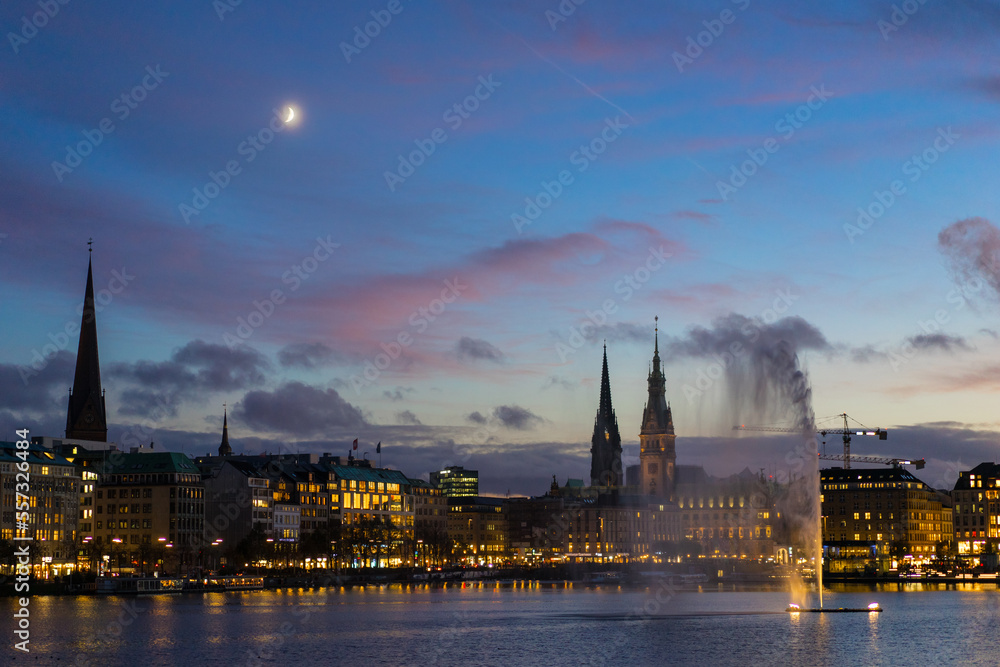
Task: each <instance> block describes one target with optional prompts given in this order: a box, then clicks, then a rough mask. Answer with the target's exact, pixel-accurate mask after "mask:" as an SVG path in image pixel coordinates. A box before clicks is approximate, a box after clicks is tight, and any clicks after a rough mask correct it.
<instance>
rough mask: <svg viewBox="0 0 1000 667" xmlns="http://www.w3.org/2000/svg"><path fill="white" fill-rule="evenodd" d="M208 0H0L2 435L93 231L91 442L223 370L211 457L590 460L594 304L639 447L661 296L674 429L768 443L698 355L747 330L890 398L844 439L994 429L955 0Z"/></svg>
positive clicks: (528, 476) (973, 442) (986, 231)
mask: <svg viewBox="0 0 1000 667" xmlns="http://www.w3.org/2000/svg"><path fill="white" fill-rule="evenodd" d="M564 4H566V3H564ZM216 5H219V3H216ZM223 5H224V6H226V7H228V8H229V10H231V11H226V10H220V9H219V8H218V6H213V5H212V4H211V3H193V4H191V5H187V6H183V7H182V8H179V9H177V10H176V11H173V10H172V11H171V12H169V13H167V12H163V10H160V9H157V8H151V7H142V8H138V7H132V6H131V5H127V6H126V5H124V4H120V3H109V4H107V5H105V6H102V7H98V8H88V9H87V10H86V11H84V10H83V9H82V8H80V7H76V6H75V5H66V6H62V5H60V7H59V10H58V13H57V14H56V15H54V16H52V17H51V18H50V20H49V21H47V24H46V25H45V26H43V27H40V28H37V29H36V30H35V31H34V33H32V34H31V36H30V37H28V36H25V35H24V34H22V33H23V32H24V31H27V32H29V33H30V32H31V31H30V30H29V29H28V28H23V26H22V22H21V18H22V15H23V12H25V11H27V10H25V9H23V8H11V7H5V8H3V9H2V10H0V16H2V17H3V20H2V23H3V25H4V26H6V27H7V28H8V30H9V31H12V32H11V34H21V39H20V40H18V39H14V40H11V38H10V37H9V36H8V40H7V41H8V43H9V45H10V49H11V51H12V52H13V53H11V52H8V53H7V58H9V60H8V65H9V67H8V68H7V69H8V71H7V73H6V74H5V76H4V79H5V80H4V83H3V85H4V88H5V89H6V90H8V91H9V96H8V97H7V99H6V100H5V102H4V103H3V112H2V113H0V123H2V125H3V129H4V133H5V136H8V137H10V142H9V146H10V149H11V150H10V151H9V152H8V153H7V154H6V155H4V156H3V157H2V158H0V170H2V172H3V178H4V181H5V183H7V184H8V187H5V188H3V191H2V192H0V204H2V205H0V234H2V236H0V253H2V256H3V259H4V261H3V262H0V282H2V285H3V289H4V291H5V293H6V294H7V295H8V296H7V297H6V298H5V300H4V301H5V314H6V315H7V318H6V319H8V321H10V322H15V323H16V326H10V327H4V329H3V331H2V332H0V341H2V345H0V349H2V356H0V373H2V377H3V378H4V382H3V383H2V384H3V386H4V389H3V391H4V397H3V400H2V401H0V424H3V426H4V428H6V429H7V430H8V431H13V429H15V428H22V427H25V426H27V427H30V428H32V429H33V432H32V434H33V435H48V436H55V437H59V436H61V435H62V433H63V431H64V424H65V418H66V403H65V400H66V393H65V390H66V389H67V388H68V387H69V386H70V385H71V384H72V378H73V364H74V363H75V347H76V344H77V336H76V335H74V334H71V333H70V329H68V328H67V325H73V326H78V325H79V313H78V311H77V306H78V305H79V304H80V303H81V302H82V299H81V289H80V288H81V287H82V286H83V278H84V275H85V274H84V268H83V267H84V261H85V254H86V245H85V244H86V242H87V240H88V239H90V238H91V237H92V238H93V239H94V252H93V257H94V281H95V289H96V290H97V291H98V295H99V303H100V300H101V299H105V300H106V301H107V302H106V303H101V309H100V312H99V313H98V318H97V322H98V335H99V338H100V342H101V356H102V357H103V361H105V364H104V368H102V381H103V383H104V387H105V388H106V389H107V395H108V400H107V409H108V425H109V434H108V437H109V439H110V440H118V439H119V438H120V437H121V434H122V433H125V432H127V431H129V429H131V428H133V427H134V425H135V424H148V425H150V426H151V427H152V429H153V434H152V436H151V437H150V439H151V440H154V441H156V443H157V446H158V447H161V446H162V447H165V448H167V449H170V450H173V451H182V450H183V451H185V452H187V453H188V454H189V455H192V456H195V455H202V454H205V453H207V452H209V451H214V450H215V449H216V448H217V447H218V440H219V437H220V436H221V430H222V405H223V403H228V405H229V413H228V418H229V426H230V438H231V441H232V443H233V445H234V450H235V451H236V452H237V453H239V452H240V451H241V450H243V451H245V452H246V453H257V452H261V451H264V450H268V451H271V452H276V451H279V448H282V447H283V448H284V451H296V450H299V451H303V452H306V451H309V452H316V453H320V452H324V451H333V453H334V454H339V455H346V449H347V448H348V447H349V446H350V443H351V441H352V440H353V439H354V438H360V439H361V440H362V442H370V446H369V453H370V455H371V456H373V457H374V447H375V443H376V442H379V441H381V442H382V446H383V448H384V451H383V457H384V463H385V464H386V465H389V466H392V467H397V468H399V469H401V470H403V471H405V472H406V473H407V474H409V475H422V476H426V473H427V472H429V471H431V470H436V469H440V468H441V467H443V466H444V465H448V464H456V465H465V466H466V467H469V468H474V469H478V470H481V471H483V476H482V485H483V490H484V492H488V493H503V492H504V491H506V490H510V491H511V492H513V493H524V494H539V493H542V492H544V490H545V489H546V488H548V480H550V479H551V475H552V474H558V475H559V476H560V478H564V477H566V476H570V477H577V478H580V479H588V478H589V475H588V470H589V465H590V454H589V450H590V442H589V440H590V438H591V435H592V434H593V431H594V425H593V421H592V420H593V418H594V414H595V411H596V410H597V408H598V403H599V385H600V376H601V354H602V348H601V344H602V342H603V341H604V340H607V343H608V364H609V372H610V382H611V390H612V392H613V395H614V397H615V411H616V413H617V417H618V422H619V424H620V428H621V434H622V445H623V449H624V457H625V459H626V463H628V462H634V461H635V460H637V458H638V434H639V429H640V425H641V421H642V411H643V408H644V402H645V392H646V382H645V375H644V374H645V373H647V372H648V367H649V363H650V359H651V356H652V350H653V328H654V320H653V318H654V316H659V326H660V351H661V356H662V359H663V365H664V370H665V374H666V396H667V398H668V400H670V402H671V407H672V409H673V414H674V422H675V425H676V433H677V437H678V440H677V463H678V464H679V465H682V464H695V465H697V464H701V465H705V467H706V469H707V470H708V471H709V472H710V473H712V474H716V475H720V476H724V475H727V474H730V473H736V472H739V471H740V470H741V469H743V468H744V467H746V466H749V467H750V468H751V469H753V470H757V469H758V468H768V467H770V466H782V465H784V461H785V455H786V454H787V452H788V451H789V450H790V449H791V445H790V444H789V443H791V442H793V441H792V440H789V439H781V438H767V439H762V440H760V441H759V442H757V441H754V440H752V439H750V438H748V437H746V436H744V437H740V438H735V437H733V434H732V433H731V431H730V429H731V427H732V426H733V425H734V424H735V423H739V422H740V421H745V422H747V423H753V421H754V420H755V417H754V414H753V413H752V411H751V412H749V413H748V411H747V410H746V409H741V408H745V407H746V406H745V405H742V404H741V402H740V401H733V400H731V399H732V396H730V395H729V393H728V390H727V388H726V384H725V382H723V381H721V379H720V378H721V377H722V375H723V374H721V373H720V374H717V373H716V369H715V367H714V366H713V364H715V363H717V362H716V361H715V360H714V359H713V355H715V354H722V355H723V358H722V361H723V362H724V361H725V358H724V354H725V350H726V349H728V345H729V344H731V342H732V341H733V340H734V339H735V340H736V341H741V340H742V341H743V342H746V343H747V344H753V342H751V341H750V339H751V338H753V335H752V333H753V332H754V331H757V332H759V334H760V335H761V336H764V337H765V338H767V337H770V336H772V335H773V336H778V337H784V338H787V339H788V340H790V341H792V342H793V343H794V344H795V345H796V349H797V350H798V352H799V354H800V361H802V363H803V365H804V367H805V368H806V369H807V370H808V372H809V375H810V380H811V386H812V390H813V402H814V404H815V406H816V413H817V416H818V417H825V416H828V415H834V414H838V413H841V412H844V411H846V412H847V413H849V414H851V415H852V416H853V417H855V418H857V419H859V420H860V421H862V422H863V423H865V424H866V425H868V426H871V427H875V426H881V427H883V428H888V429H890V438H889V440H887V441H885V442H873V443H866V442H856V443H855V446H854V451H855V453H861V454H865V453H868V454H881V455H887V456H899V457H904V458H925V459H927V461H928V469H927V470H926V471H924V473H925V474H921V475H919V476H920V477H921V478H922V479H924V480H925V481H927V482H928V483H929V484H931V485H932V486H935V487H937V488H951V485H952V484H953V483H954V481H955V478H956V477H957V472H958V471H959V470H967V469H970V468H972V467H974V466H975V465H976V464H978V463H979V462H981V461H993V460H996V442H997V429H998V422H997V421H996V420H995V419H993V418H992V411H991V408H992V400H991V399H992V398H993V396H994V395H995V392H996V391H997V387H998V384H997V379H998V378H997V371H996V369H997V366H996V364H995V363H994V362H993V361H992V359H993V357H994V354H995V353H996V352H997V351H998V350H1000V342H998V341H997V337H998V335H997V329H998V328H1000V324H998V313H997V309H996V295H997V293H996V289H995V287H996V285H997V284H998V281H997V275H996V273H994V272H992V267H991V266H990V265H989V262H984V261H983V260H984V259H990V258H992V257H993V255H992V254H991V253H993V252H994V251H995V249H996V248H1000V243H997V239H1000V232H998V231H997V230H996V227H995V223H996V222H998V221H1000V211H998V201H997V195H996V194H995V188H992V189H991V188H990V182H989V181H988V180H987V179H988V177H989V173H990V166H991V165H992V162H991V161H990V156H991V154H992V153H995V144H996V140H997V132H996V129H995V124H991V122H990V121H991V120H992V116H993V114H992V113H991V112H995V109H996V104H997V102H998V101H1000V98H998V91H1000V87H998V83H997V78H996V76H995V74H992V73H991V72H994V71H995V66H996V56H995V55H993V54H991V53H990V52H989V50H988V48H989V39H990V36H991V28H990V27H991V26H996V25H997V24H998V23H1000V14H998V13H997V10H996V8H995V7H994V6H992V5H990V4H989V3H985V2H984V3H971V4H968V5H967V6H963V8H961V9H958V8H953V7H950V6H931V5H919V8H918V9H917V10H916V11H915V12H913V13H911V14H905V15H903V17H904V18H905V21H903V20H902V19H898V17H897V18H893V7H892V6H891V5H887V6H884V7H883V6H881V5H873V4H870V3H850V4H847V5H843V6H838V7H836V8H830V7H826V8H801V7H796V6H794V5H792V4H791V3H788V4H786V5H779V6H773V7H768V8H764V7H760V6H757V5H756V3H754V4H751V3H750V2H749V0H746V1H740V2H732V3H720V4H719V5H718V6H714V5H713V6H708V5H700V6H698V7H683V8H673V9H671V11H670V12H669V13H665V12H663V11H662V10H657V9H655V7H654V6H653V5H648V6H645V7H644V8H643V7H636V8H635V10H634V11H633V12H629V13H625V14H621V15H619V14H616V13H615V12H614V11H613V10H612V9H611V8H609V7H605V6H603V5H600V4H595V3H593V2H589V3H586V4H583V5H579V6H575V9H574V10H573V11H572V12H570V13H568V14H565V13H563V10H560V9H559V7H560V5H558V4H557V3H553V6H552V7H542V6H536V5H534V4H529V3H507V4H506V5H505V6H504V7H503V8H491V9H490V10H488V11H487V10H482V9H478V10H473V9H470V8H467V7H465V6H464V5H460V4H457V3H443V4H442V8H447V9H448V10H449V11H448V12H429V11H424V10H422V9H420V8H419V7H417V6H410V5H409V4H407V3H395V4H394V3H388V4H385V3H383V4H375V5H370V6H369V5H362V4H358V3H355V4H353V5H351V6H350V7H338V8H329V7H326V6H323V5H316V6H315V8H314V9H315V12H316V14H317V16H316V20H315V21H314V22H313V21H310V24H312V25H307V24H304V23H300V22H296V21H293V20H292V18H291V17H288V16H285V15H282V14H280V13H277V14H275V13H270V12H269V11H268V10H267V8H265V7H256V6H253V5H251V4H241V5H239V6H229V5H228V4H225V3H223ZM389 5H392V10H390V9H389ZM126 7H128V10H126V9H125V8H126ZM396 10H398V11H396ZM725 11H728V12H730V13H729V14H723V12H725ZM217 12H218V13H217ZM373 12H374V14H373ZM553 12H554V13H553ZM635 12H641V13H642V15H643V16H645V17H646V19H647V20H646V21H644V22H643V25H637V22H636V21H635V20H634V18H635ZM553 17H556V18H553ZM372 21H375V22H376V27H377V30H376V29H372V30H371V31H370V33H369V36H368V38H367V40H365V39H364V38H363V36H364V34H363V31H364V30H365V27H366V24H368V23H370V22H372ZM29 22H30V19H29ZM897 24H898V25H897ZM887 25H889V26H892V28H896V29H892V28H886V26H887ZM140 26H141V30H142V33H141V34H142V36H143V38H142V39H135V40H125V41H113V42H111V41H106V40H102V39H99V36H100V35H102V34H105V33H106V32H108V31H114V32H120V33H122V34H138V33H137V31H138V30H139V29H140ZM321 26H322V27H321ZM355 28H357V29H358V30H355ZM19 30H21V31H22V32H21V33H19V32H18V31H19ZM359 31H360V34H361V36H360V37H359ZM371 33H375V34H374V35H371ZM703 33H704V35H707V37H706V36H703ZM716 33H718V34H716ZM761 36H766V37H767V39H761ZM259 40H267V42H268V43H269V44H270V47H269V48H268V49H266V50H260V51H258V50H256V49H255V48H254V45H255V44H256V43H257V41H259ZM699 40H700V42H701V43H700V44H699ZM345 44H346V45H347V46H346V47H344V46H343V45H345ZM362 44H364V45H363V46H361V45H362ZM692 44H693V45H694V46H692ZM57 45H63V46H64V48H66V49H68V50H69V51H70V52H72V53H74V54H77V55H78V57H77V58H74V59H73V61H72V62H67V60H66V59H65V57H64V54H63V53H61V52H60V51H59V48H57ZM845 47H849V48H845ZM232 51H238V52H240V53H244V54H245V58H244V59H243V60H241V61H240V60H236V61H234V60H233V59H231V58H228V57H224V56H225V54H227V53H230V52H232ZM317 54H322V55H323V58H322V59H321V60H318V59H317ZM872 58H877V59H878V61H877V66H872V65H871V64H870V59H872ZM688 61H690V62H688ZM54 63H59V67H58V68H56V67H54V66H53V65H54ZM95 68H97V70H96V71H99V74H95V73H94V72H95ZM140 98H141V99H140ZM289 110H291V112H289ZM290 116H295V118H293V119H292V120H291V122H287V123H286V119H289V118H290ZM105 119H109V120H108V122H107V123H104V120H105ZM109 128H110V129H109ZM81 144H87V145H90V150H89V151H88V150H86V149H85V148H84V149H83V150H80V146H81ZM74 152H75V153H76V154H77V158H74V157H73V156H72V153H74ZM83 152H86V153H87V155H81V153H83ZM931 157H933V162H932V161H931ZM748 161H750V162H749V165H750V166H745V165H747V164H748ZM418 162H419V164H417V163H418ZM60 165H61V166H60ZM741 168H743V169H744V174H746V173H747V172H751V173H750V175H748V176H747V175H744V176H743V178H740V175H739V170H740V169H741ZM897 182H898V183H897ZM720 184H721V185H720ZM213 185H214V187H213ZM213 193H214V195H213ZM859 207H860V208H862V209H864V210H866V211H868V213H867V215H868V216H869V217H868V218H864V217H863V216H860V214H859V211H858V209H859ZM879 211H881V213H879ZM971 219H979V222H971V223H965V226H962V225H958V226H956V223H959V221H963V220H971ZM869 220H870V222H869ZM862 223H863V224H862ZM945 230H947V233H944V234H942V232H945ZM970 239H971V240H972V243H970V242H969V240H970ZM977 246H978V247H977ZM972 269H975V270H974V271H973V270H972ZM102 290H104V294H102ZM742 318H747V319H742ZM588 325H589V326H588ZM746 327H749V329H747V328H746ZM581 328H584V329H587V330H585V331H583V332H582V333H580V330H581ZM748 331H749V332H750V333H749V334H748V333H747V332H748ZM574 332H576V333H574ZM755 340H756V339H755ZM237 341H238V342H237ZM47 345H50V346H52V349H57V350H58V351H57V353H56V354H55V356H52V357H51V358H48V359H46V358H44V352H45V351H46V346H47ZM911 352H912V353H911ZM380 355H382V356H380ZM383 361H387V362H388V363H385V364H383ZM376 364H377V365H378V366H381V367H382V368H376V366H375V365H376ZM366 370H368V375H367V376H366V375H365V372H366ZM713 375H714V376H715V377H712V376H713ZM766 417H767V418H769V419H778V418H779V417H781V415H766ZM762 418H763V416H762ZM859 440H861V439H859ZM753 442H757V444H756V445H754V446H751V443H753ZM334 443H336V444H337V446H339V448H340V449H339V450H338V449H337V448H336V447H335V446H334ZM837 449H838V442H836V441H834V442H830V441H828V442H827V451H828V452H830V453H836V451H837ZM340 450H343V451H340ZM720 454H724V456H721V455H720Z"/></svg>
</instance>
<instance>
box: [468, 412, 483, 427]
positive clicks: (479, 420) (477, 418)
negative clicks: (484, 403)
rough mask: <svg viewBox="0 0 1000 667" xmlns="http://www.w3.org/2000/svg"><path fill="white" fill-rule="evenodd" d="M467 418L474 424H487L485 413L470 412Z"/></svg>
mask: <svg viewBox="0 0 1000 667" xmlns="http://www.w3.org/2000/svg"><path fill="white" fill-rule="evenodd" d="M465 418H466V419H467V420H469V421H470V422H473V423H474V424H485V423H486V417H484V416H483V413H481V412H479V411H478V410H477V411H475V412H470V413H469V414H468V415H466V416H465Z"/></svg>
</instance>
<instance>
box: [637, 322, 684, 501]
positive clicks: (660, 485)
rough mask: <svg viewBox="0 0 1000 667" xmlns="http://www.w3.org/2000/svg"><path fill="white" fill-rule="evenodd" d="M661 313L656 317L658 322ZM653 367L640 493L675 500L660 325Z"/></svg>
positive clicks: (674, 459) (644, 420)
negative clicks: (661, 355) (661, 364)
mask: <svg viewBox="0 0 1000 667" xmlns="http://www.w3.org/2000/svg"><path fill="white" fill-rule="evenodd" d="M659 319H660V318H659V317H657V318H656V321H657V323H659ZM653 335H654V344H653V368H652V370H651V371H650V373H649V380H648V383H649V398H648V399H647V401H646V409H645V411H644V412H643V413H642V429H641V430H640V431H639V461H640V464H641V465H642V486H641V488H640V491H641V493H644V494H649V495H651V496H657V497H659V498H665V499H668V500H672V499H673V496H674V470H675V463H676V462H677V454H676V453H675V451H674V440H675V439H676V438H677V436H676V435H674V419H673V416H672V415H671V414H670V405H668V404H667V397H666V384H667V382H666V379H665V378H664V377H663V371H662V370H661V369H660V341H659V326H657V327H656V329H655V331H654V334H653Z"/></svg>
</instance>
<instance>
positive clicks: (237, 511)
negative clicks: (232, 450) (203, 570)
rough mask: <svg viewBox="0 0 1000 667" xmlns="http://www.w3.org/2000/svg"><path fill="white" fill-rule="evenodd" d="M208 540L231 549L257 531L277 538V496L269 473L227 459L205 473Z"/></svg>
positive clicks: (247, 463)
mask: <svg viewBox="0 0 1000 667" xmlns="http://www.w3.org/2000/svg"><path fill="white" fill-rule="evenodd" d="M202 481H203V482H204V485H205V536H206V541H209V542H214V541H216V540H217V539H221V540H222V541H223V544H224V545H225V546H226V547H227V549H229V548H236V547H237V546H238V545H239V544H240V542H241V541H243V540H244V539H246V538H247V537H248V536H249V535H250V534H251V533H253V532H254V531H257V532H259V533H261V534H263V535H265V536H266V537H271V538H273V537H274V532H273V530H274V499H273V496H272V495H271V492H270V490H269V480H268V477H267V475H266V474H265V473H264V472H263V471H262V470H261V468H259V467H258V466H255V465H253V464H252V463H249V462H247V461H245V460H227V461H226V462H225V463H224V464H223V465H221V466H219V467H217V468H214V469H211V470H210V472H208V473H207V474H205V475H203V477H202Z"/></svg>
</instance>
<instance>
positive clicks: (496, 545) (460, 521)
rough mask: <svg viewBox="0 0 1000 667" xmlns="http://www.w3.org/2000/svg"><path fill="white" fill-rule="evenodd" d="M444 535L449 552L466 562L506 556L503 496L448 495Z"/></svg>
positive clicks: (502, 559) (481, 562)
mask: <svg viewBox="0 0 1000 667" xmlns="http://www.w3.org/2000/svg"><path fill="white" fill-rule="evenodd" d="M448 536H449V537H450V538H451V539H452V540H453V541H454V553H453V556H454V558H455V559H456V560H457V561H460V562H462V563H465V564H467V565H486V564H500V563H505V562H507V561H508V560H510V541H509V539H508V527H507V506H506V502H505V501H504V499H503V498H486V497H482V496H478V497H475V498H468V497H460V498H452V499H450V500H449V503H448Z"/></svg>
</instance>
